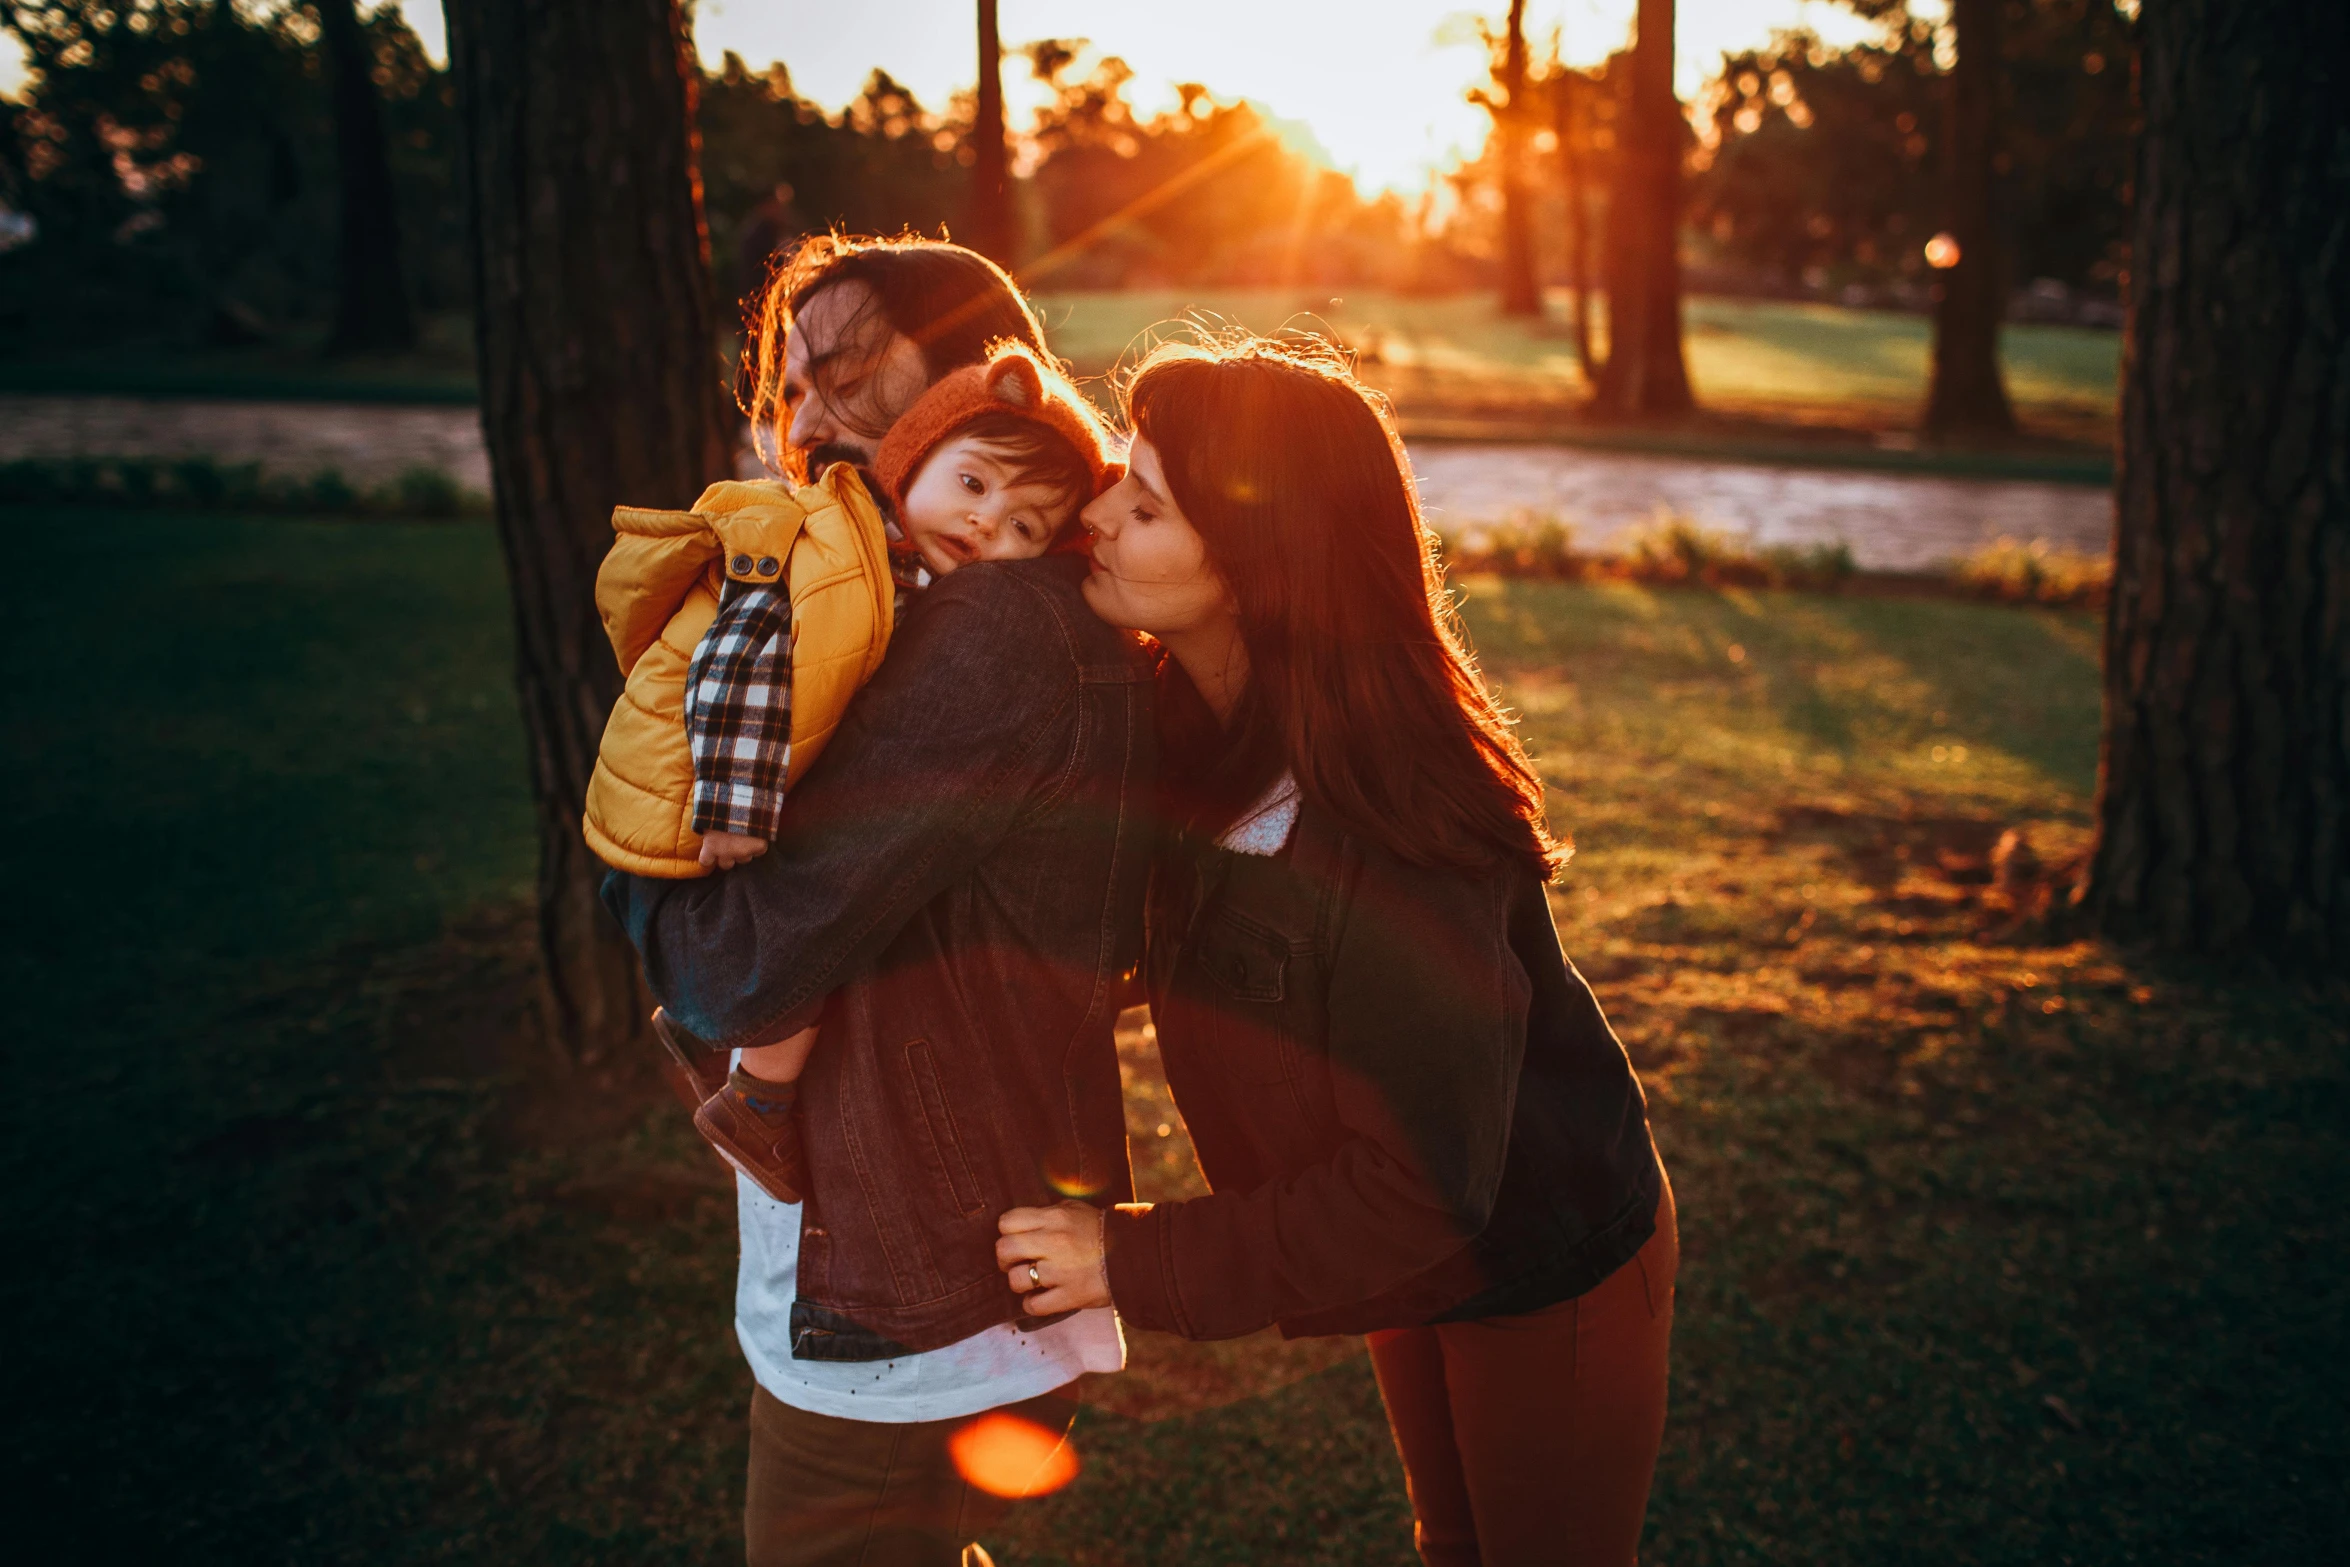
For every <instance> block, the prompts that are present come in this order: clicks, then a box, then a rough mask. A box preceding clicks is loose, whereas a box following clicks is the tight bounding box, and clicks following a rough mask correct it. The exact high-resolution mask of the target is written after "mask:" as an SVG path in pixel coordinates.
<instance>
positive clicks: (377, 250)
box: [318, 0, 416, 354]
mask: <svg viewBox="0 0 2350 1567" xmlns="http://www.w3.org/2000/svg"><path fill="white" fill-rule="evenodd" d="M318 30H319V32H320V34H321V35H322V37H323V38H324V41H325V43H326V69H327V85H328V88H329V96H330V98H331V99H332V101H333V104H334V116H335V164H336V169H337V172H338V175H339V177H340V187H339V198H340V201H341V206H342V234H341V254H340V256H339V258H338V260H337V264H336V272H337V276H336V297H335V329H334V336H333V337H332V339H330V340H329V343H328V347H327V351H328V352H329V353H335V354H348V353H381V352H386V351H396V350H398V349H402V348H408V347H412V346H413V345H414V344H415V342H416V318H415V316H414V315H413V314H412V313H411V312H410V311H409V309H408V292H407V289H406V288H405V287H404V286H403V285H402V283H401V279H400V208H399V198H398V195H397V193H396V192H395V191H394V189H393V186H392V161H391V153H390V151H389V149H388V148H387V147H386V146H385V144H384V122H383V105H382V104H381V103H380V102H379V101H378V100H377V98H376V94H375V50H374V47H373V45H372V44H370V42H369V41H368V37H367V29H366V28H364V27H362V26H361V25H360V23H359V9H358V6H357V4H356V3H355V0H318Z"/></svg>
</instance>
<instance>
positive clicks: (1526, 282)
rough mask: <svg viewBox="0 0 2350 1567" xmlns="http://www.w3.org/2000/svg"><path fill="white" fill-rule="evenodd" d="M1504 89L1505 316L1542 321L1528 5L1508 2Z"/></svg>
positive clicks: (1496, 121) (1496, 127)
mask: <svg viewBox="0 0 2350 1567" xmlns="http://www.w3.org/2000/svg"><path fill="white" fill-rule="evenodd" d="M1500 86H1501V98H1502V101H1501V102H1500V103H1499V104H1496V105H1495V106H1494V110H1493V136H1494V147H1495V151H1496V152H1497V153H1498V154H1499V161H1500V164H1501V313H1502V314H1503V315H1505V316H1538V315H1540V314H1542V289H1541V285H1540V284H1538V283H1537V282H1536V281H1535V277H1534V216H1533V214H1532V213H1531V212H1530V211H1528V210H1527V201H1526V0H1510V20H1509V34H1508V36H1507V37H1506V38H1505V39H1504V40H1503V42H1502V56H1501V83H1500Z"/></svg>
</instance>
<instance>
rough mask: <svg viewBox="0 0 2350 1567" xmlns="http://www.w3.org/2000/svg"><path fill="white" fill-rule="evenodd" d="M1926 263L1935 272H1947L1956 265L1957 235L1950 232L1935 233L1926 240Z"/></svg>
mask: <svg viewBox="0 0 2350 1567" xmlns="http://www.w3.org/2000/svg"><path fill="white" fill-rule="evenodd" d="M1926 265H1927V266H1929V267H1932V268H1933V269H1934V270H1935V271H1937V272H1947V271H1949V270H1950V269H1951V268H1952V267H1955V266H1957V265H1958V236H1957V235H1955V234H1950V233H1942V234H1937V235H1935V236H1934V237H1933V238H1932V239H1929V240H1927V241H1926Z"/></svg>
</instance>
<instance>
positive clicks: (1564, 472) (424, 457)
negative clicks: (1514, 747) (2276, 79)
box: [0, 395, 2113, 571]
mask: <svg viewBox="0 0 2350 1567" xmlns="http://www.w3.org/2000/svg"><path fill="white" fill-rule="evenodd" d="M74 455H93V456H126V457H127V456H172V457H178V456H212V457H215V458H218V459H220V460H221V461H224V462H252V461H259V462H261V463H263V464H265V465H266V466H268V467H270V468H273V469H277V470H281V471H285V472H290V473H296V474H308V473H311V472H313V471H315V470H317V469H319V468H328V467H331V468H336V469H339V470H340V471H341V472H342V474H343V477H345V478H346V479H349V480H351V481H352V482H353V483H355V484H360V485H372V484H379V483H382V482H383V481H384V480H386V479H390V478H393V477H395V476H396V475H398V474H399V473H401V472H402V471H403V470H405V469H408V468H414V467H420V466H421V467H428V468H438V469H440V470H442V471H443V472H445V473H448V474H450V475H451V476H452V477H454V478H455V479H456V480H457V481H458V482H459V483H461V484H463V485H465V486H466V487H467V488H469V489H475V490H487V489H488V488H489V484H490V470H489V461H488V458H487V457H486V456H485V455H484V453H483V451H482V444H481V427H480V424H479V423H478V421H477V419H476V416H475V414H474V411H473V410H472V409H470V408H417V407H401V406H386V405H381V404H362V403H270V402H211V401H185V400H176V399H166V398H136V397H36V396H19V395H0V461H5V460H7V459H9V458H13V457H25V456H74ZM1412 464H1413V466H1414V468H1415V469H1416V470H1417V471H1418V473H1419V477H1420V492H1421V495H1422V498H1423V499H1424V501H1425V502H1426V504H1427V507H1428V510H1429V514H1430V520H1431V521H1433V522H1434V523H1435V524H1436V525H1437V526H1438V527H1440V528H1448V529H1449V528H1457V527H1460V526H1462V525H1464V524H1468V523H1472V522H1483V521H1498V520H1500V519H1502V518H1505V517H1508V516H1509V515H1511V514H1512V513H1522V512H1531V513H1535V514H1549V515H1552V516H1555V517H1558V518H1560V519H1561V520H1563V521H1566V522H1570V523H1572V524H1573V525H1574V527H1575V530H1576V534H1577V536H1578V538H1579V539H1580V540H1581V541H1582V542H1583V544H1584V545H1585V546H1586V547H1591V546H1597V545H1602V544H1605V543H1606V542H1607V541H1608V540H1609V539H1610V538H1611V537H1613V536H1614V535H1615V534H1617V533H1619V532H1621V531H1622V530H1623V529H1625V528H1626V527H1628V526H1630V525H1632V524H1633V523H1636V522H1638V521H1640V520H1641V519H1643V518H1645V517H1647V516H1649V515H1650V514H1651V513H1653V512H1654V511H1655V510H1656V509H1657V508H1658V507H1659V506H1663V507H1666V508H1668V509H1670V510H1672V511H1676V512H1681V513H1685V514H1687V515H1689V516H1692V517H1694V518H1696V519H1697V520H1698V521H1699V522H1701V523H1704V524H1705V525H1707V526H1709V527H1715V528H1725V529H1729V530H1732V531H1735V532H1739V533H1744V534H1746V535H1748V536H1749V537H1750V538H1752V539H1753V541H1754V542H1755V543H1757V544H1809V543H1819V542H1835V541H1838V540H1841V541H1843V542H1845V543H1848V544H1850V545H1851V546H1852V548H1853V551H1854V553H1855V554H1856V555H1857V556H1858V557H1859V560H1860V563H1861V564H1862V565H1863V566H1867V567H1871V568H1874V569H1878V570H1890V571H1899V570H1910V569H1915V568H1918V567H1924V566H1930V565H1932V564H1934V563H1935V562H1937V561H1940V560H1946V559H1950V558H1954V557H1958V556H1963V555H1966V554H1969V553H1971V552H1972V551H1973V550H1975V549H1976V548H1977V547H1979V546H1980V545H1982V544H1985V543H1988V542H1989V541H1990V540H1992V539H1994V538H1997V537H1999V536H2000V535H2002V534H2009V535H2013V536H2014V537H2016V538H2019V539H2046V540H2047V541H2048V542H2049V543H2051V544H2055V545H2060V546H2063V547H2066V548H2070V549H2077V550H2084V551H2088V552H2091V553H2100V554H2101V553H2103V552H2104V551H2105V549H2106V548H2107V547H2108V545H2109V543H2110V540H2111V537H2112V527H2113V501H2112V497H2111V495H2110V493H2109V492H2107V491H2105V490H2103V489H2098V488H2095V487H2092V486H2088V485H2076V484H2050V483H2041V482H2033V481H2020V480H2001V479H1946V478H1937V477H1932V476H1927V475H1914V474H1886V473H1855V472H1850V471H1846V470H1838V469H1817V468H1781V467H1769V466H1764V465H1760V464H1754V463H1734V462H1711V461H1703V460H1697V459H1690V458H1680V457H1658V456H1647V455H1638V454H1631V453H1620V452H1597V451H1590V450H1586V449H1582V448H1577V447H1568V446H1535V445H1497V444H1477V443H1466V442H1433V441H1431V442H1421V443H1418V444H1416V445H1415V446H1414V447H1413V448H1412Z"/></svg>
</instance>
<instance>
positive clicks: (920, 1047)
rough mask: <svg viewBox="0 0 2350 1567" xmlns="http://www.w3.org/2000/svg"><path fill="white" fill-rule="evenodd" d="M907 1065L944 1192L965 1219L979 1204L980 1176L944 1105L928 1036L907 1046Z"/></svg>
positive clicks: (953, 1117) (945, 1104)
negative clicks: (974, 1172)
mask: <svg viewBox="0 0 2350 1567" xmlns="http://www.w3.org/2000/svg"><path fill="white" fill-rule="evenodd" d="M906 1066H907V1069H908V1070H909V1071H910V1072H912V1073H913V1077H914V1093H915V1096H916V1097H917V1098H918V1099H920V1100H921V1102H922V1125H923V1129H924V1130H925V1131H927V1132H928V1133H929V1134H930V1151H931V1155H932V1157H933V1158H935V1159H936V1160H937V1161H938V1167H939V1169H940V1170H941V1171H942V1172H943V1173H944V1174H945V1176H946V1185H947V1194H948V1195H949V1196H950V1197H952V1198H953V1199H954V1204H955V1211H956V1212H957V1213H960V1214H961V1215H962V1216H963V1217H964V1218H966V1219H968V1218H970V1217H972V1216H973V1215H975V1214H977V1213H978V1212H979V1210H980V1208H981V1206H982V1204H981V1201H980V1196H979V1180H978V1178H977V1177H976V1176H974V1175H973V1174H972V1173H971V1161H970V1160H969V1159H968V1158H967V1157H965V1156H964V1153H963V1140H962V1138H961V1137H959V1136H957V1135H956V1132H955V1116H954V1112H953V1111H952V1110H951V1109H949V1108H948V1106H947V1096H946V1090H945V1088H944V1087H943V1086H942V1085H941V1084H940V1082H939V1080H938V1058H937V1057H936V1056H935V1055H934V1054H933V1053H932V1051H931V1048H930V1042H929V1041H928V1040H925V1039H917V1040H915V1041H914V1042H913V1043H911V1044H909V1045H907V1046H906Z"/></svg>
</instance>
